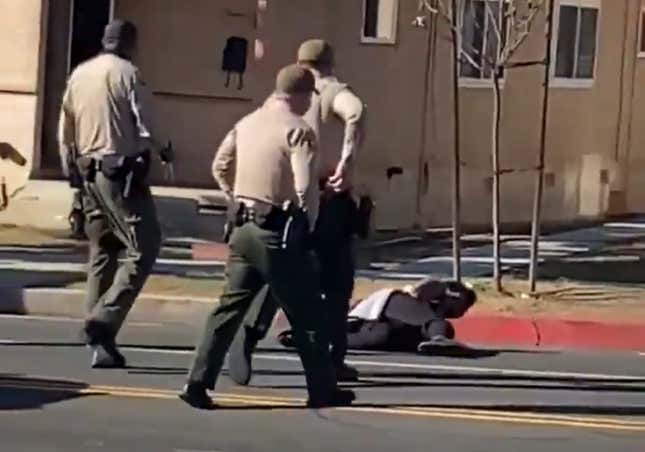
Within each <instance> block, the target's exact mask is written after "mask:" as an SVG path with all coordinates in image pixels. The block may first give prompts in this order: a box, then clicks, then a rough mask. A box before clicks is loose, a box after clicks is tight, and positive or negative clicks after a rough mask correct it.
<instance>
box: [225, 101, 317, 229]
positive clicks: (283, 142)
mask: <svg viewBox="0 0 645 452" xmlns="http://www.w3.org/2000/svg"><path fill="white" fill-rule="evenodd" d="M315 150H316V144H315V135H314V133H313V131H312V130H311V128H310V127H309V126H308V125H307V123H306V122H305V121H304V119H303V118H301V117H299V116H297V115H295V114H294V113H292V112H291V111H289V109H288V107H287V106H286V105H284V104H282V103H281V102H280V101H276V100H269V101H267V103H266V104H265V105H264V106H262V107H260V108H259V109H257V110H256V111H254V112H253V113H251V114H250V115H248V116H246V117H244V118H243V119H242V120H241V121H240V122H238V123H237V124H236V125H235V127H234V128H233V130H231V131H230V132H229V133H228V135H227V136H226V138H224V141H223V142H222V144H221V145H220V147H219V149H218V151H217V155H216V156H215V160H214V161H213V176H214V177H215V180H216V181H217V183H218V184H219V186H220V188H221V189H222V190H223V191H224V192H225V193H227V194H228V195H229V197H234V198H236V199H243V200H247V201H255V202H259V203H264V204H268V205H273V206H276V207H282V206H283V205H284V203H285V202H287V201H296V202H298V204H299V205H300V206H301V207H305V208H306V209H307V211H308V214H309V221H310V225H311V227H312V228H313V226H314V225H315V223H316V219H317V217H318V203H319V200H318V184H317V175H316V166H315Z"/></svg>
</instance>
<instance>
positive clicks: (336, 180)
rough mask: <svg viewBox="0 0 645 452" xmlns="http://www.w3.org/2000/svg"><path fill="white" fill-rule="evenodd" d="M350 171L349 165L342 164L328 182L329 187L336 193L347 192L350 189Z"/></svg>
mask: <svg viewBox="0 0 645 452" xmlns="http://www.w3.org/2000/svg"><path fill="white" fill-rule="evenodd" d="M348 169H349V168H348V164H347V163H345V162H340V163H339V164H338V166H337V167H336V171H335V172H334V174H333V175H332V176H331V177H330V178H329V179H328V180H327V185H328V186H329V187H330V188H331V189H332V190H334V191H336V192H341V191H344V190H347V189H348V188H349V181H348V179H347V173H348Z"/></svg>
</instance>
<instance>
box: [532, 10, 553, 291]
mask: <svg viewBox="0 0 645 452" xmlns="http://www.w3.org/2000/svg"><path fill="white" fill-rule="evenodd" d="M554 3H555V2H554V0H549V6H548V8H549V10H548V12H547V29H546V57H545V58H544V66H545V67H544V95H543V98H542V125H541V129H540V150H539V153H538V159H537V160H538V161H537V173H536V176H535V192H534V194H533V215H532V219H531V265H530V267H529V290H530V292H531V293H534V292H535V290H536V288H537V272H538V265H539V243H540V219H541V214H542V195H543V192H544V160H545V154H546V135H547V124H548V122H547V120H548V113H549V82H550V80H551V78H550V77H551V74H550V72H551V48H552V42H553V39H552V38H553V36H552V35H553V8H554Z"/></svg>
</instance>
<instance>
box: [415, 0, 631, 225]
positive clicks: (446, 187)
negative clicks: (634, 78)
mask: <svg viewBox="0 0 645 452" xmlns="http://www.w3.org/2000/svg"><path fill="white" fill-rule="evenodd" d="M632 6H633V2H630V1H629V0H611V1H608V0H604V1H603V2H602V7H601V13H600V22H599V27H600V31H599V39H598V50H597V74H596V79H595V82H594V84H593V86H592V87H590V88H564V87H561V86H559V85H558V84H557V83H555V82H554V83H553V85H552V88H551V102H550V113H549V117H548V132H547V133H548V135H547V156H546V167H547V168H546V171H547V173H548V174H549V177H548V178H547V180H548V181H549V182H548V183H547V186H546V189H545V198H544V219H545V221H567V220H572V219H575V218H578V217H598V216H602V215H604V214H606V213H607V212H608V211H609V208H610V206H609V199H610V196H609V194H610V183H614V184H615V183H616V182H615V180H616V179H618V178H619V175H618V174H617V173H618V171H617V169H616V168H618V167H619V166H620V164H619V157H620V156H619V157H616V146H617V127H618V121H619V116H620V114H619V111H620V105H621V102H620V99H621V95H620V93H621V75H620V70H619V69H620V68H617V64H616V62H617V61H618V62H620V59H621V55H622V54H623V47H624V35H625V25H626V16H625V8H632ZM634 20H635V19H634V16H633V12H632V11H630V10H628V16H627V22H633V21H634ZM534 30H536V31H535V32H534V33H533V35H532V36H531V37H530V38H529V40H528V41H527V42H526V43H525V45H524V47H523V48H522V50H521V51H520V52H519V53H518V55H517V59H518V60H536V59H541V58H543V56H544V54H545V50H546V49H545V44H546V43H545V41H544V38H543V34H542V33H541V30H544V17H541V18H540V21H538V23H536V25H535V27H534ZM446 33H447V30H445V27H444V29H443V34H444V35H446ZM630 33H631V31H630V30H629V29H628V30H627V34H628V37H629V35H630ZM436 52H437V56H436V60H437V62H438V63H437V68H436V71H437V73H436V75H435V76H434V77H433V79H432V84H433V87H434V90H433V96H434V97H433V101H432V105H433V113H434V114H433V115H431V117H430V118H429V122H428V125H427V127H428V130H429V131H432V133H430V135H431V137H432V139H431V144H430V150H429V156H430V157H429V162H430V165H429V166H430V189H429V190H428V193H427V194H426V195H425V196H424V203H423V205H424V207H425V216H424V218H425V220H426V222H427V224H446V222H447V218H449V214H448V215H446V213H449V212H450V199H451V194H450V183H451V182H450V181H451V167H452V166H451V165H452V160H451V158H452V157H451V153H452V143H453V140H452V107H451V106H452V97H451V96H452V81H451V73H450V71H451V69H450V67H449V64H447V62H449V61H450V43H449V42H446V41H445V40H441V39H439V40H438V42H437V48H436ZM626 58H627V59H629V53H627V54H626ZM542 81H543V69H542V67H531V68H522V69H515V70H512V71H511V72H509V73H508V74H507V77H506V80H505V84H504V87H503V94H502V96H503V100H502V105H503V107H502V108H503V117H502V136H501V167H502V168H503V169H511V170H515V172H511V173H509V174H506V175H503V176H502V184H501V192H502V195H501V197H502V201H501V209H502V210H501V217H502V221H503V222H506V223H516V222H527V221H530V218H531V206H532V195H533V186H534V185H533V175H534V172H532V171H526V170H527V169H530V168H532V167H535V165H536V162H537V152H538V148H539V133H540V114H541V103H542V88H541V87H542ZM622 89H623V90H624V87H623V88H622ZM637 103H638V102H637ZM492 105H493V95H492V89H491V88H490V87H488V88H484V87H477V88H473V87H462V88H461V109H462V135H461V136H462V144H463V149H462V154H463V156H462V161H463V165H464V166H463V187H462V194H463V217H464V221H465V222H467V223H476V224H485V223H486V222H488V221H489V218H490V207H491V192H490V176H491V165H490V161H491V157H490V155H491V153H490V137H491V130H492V126H491V118H492Z"/></svg>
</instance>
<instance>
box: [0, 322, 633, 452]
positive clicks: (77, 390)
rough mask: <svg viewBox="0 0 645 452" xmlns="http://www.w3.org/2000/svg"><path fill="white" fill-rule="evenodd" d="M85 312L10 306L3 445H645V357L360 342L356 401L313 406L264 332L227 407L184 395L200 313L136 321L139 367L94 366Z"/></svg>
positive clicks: (509, 451) (3, 325) (239, 449)
mask: <svg viewBox="0 0 645 452" xmlns="http://www.w3.org/2000/svg"><path fill="white" fill-rule="evenodd" d="M79 327H80V323H78V321H75V320H70V319H55V318H46V319H38V318H15V317H1V318H0V363H2V364H1V365H0V451H2V452H31V451H34V452H35V451H38V452H40V451H70V452H76V451H142V452H147V451H151V452H157V451H160V452H161V451H171V452H196V451H198V452H202V451H204V452H205V451H218V452H244V451H284V452H291V451H294V452H295V451H325V452H332V451H343V452H344V451H356V450H364V451H369V452H379V451H383V452H385V451H388V452H389V451H395V450H401V451H403V450H405V451H406V452H408V451H417V450H418V451H424V452H425V451H442V452H443V451H464V452H488V451H495V452H517V451H522V452H532V451H545V450H549V451H551V452H556V451H566V452H577V451H581V452H582V451H584V452H593V451H602V452H607V451H618V450H619V451H621V452H631V451H634V452H636V451H638V452H642V451H643V450H645V356H642V355H640V354H638V353H632V354H602V355H600V354H598V355H594V354H576V353H565V352H550V353H545V352H532V351H501V350H487V351H485V353H481V355H480V356H477V357H471V358H470V359H464V358H460V359H457V358H449V357H441V358H440V357H427V356H415V355H405V354H393V353H378V352H369V353H368V352H355V353H352V356H351V358H350V360H351V361H352V362H353V363H354V364H355V365H357V366H358V367H359V369H360V370H361V371H362V375H363V379H362V381H361V382H360V383H359V384H355V385H351V386H353V387H354V388H355V389H356V391H357V394H358V397H359V400H358V403H357V405H356V406H355V407H352V408H346V409H333V410H320V411H312V410H307V409H305V408H304V406H303V400H304V399H305V397H306V396H305V392H304V379H303V376H302V372H301V369H300V365H299V363H298V361H297V358H296V357H295V356H294V355H293V354H291V353H288V352H286V351H284V350H282V349H280V348H279V347H277V346H276V345H275V344H274V343H271V342H267V343H266V344H263V347H262V349H261V350H260V352H259V354H258V356H257V359H256V361H255V364H256V369H257V373H256V378H255V379H254V380H253V382H252V386H251V387H249V388H238V387H235V386H233V385H232V383H231V382H230V380H229V379H228V378H227V377H226V376H222V378H221V380H220V382H219V384H218V388H217V393H216V394H215V395H216V399H217V401H218V402H219V404H220V409H218V410H216V411H213V412H200V411H195V410H192V409H190V408H189V407H187V406H185V405H184V404H182V403H181V402H180V401H179V400H178V399H177V398H176V392H177V390H178V389H179V388H180V387H181V385H182V384H183V380H184V376H185V372H186V368H187V366H188V365H189V364H190V357H191V351H190V348H191V346H192V344H193V342H194V338H195V336H196V334H197V333H198V332H199V329H200V328H201V325H200V326H198V327H195V326H192V327H191V326H186V325H157V324H145V323H139V324H129V325H128V327H127V328H126V330H125V331H124V334H123V335H122V337H121V343H122V344H123V351H124V353H125V354H126V356H127V357H128V359H129V365H130V366H131V367H130V368H128V369H125V370H118V371H93V370H91V369H89V366H88V360H89V355H88V352H87V350H86V349H85V348H84V347H83V346H82V345H81V344H80V343H79V341H78V329H79Z"/></svg>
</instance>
